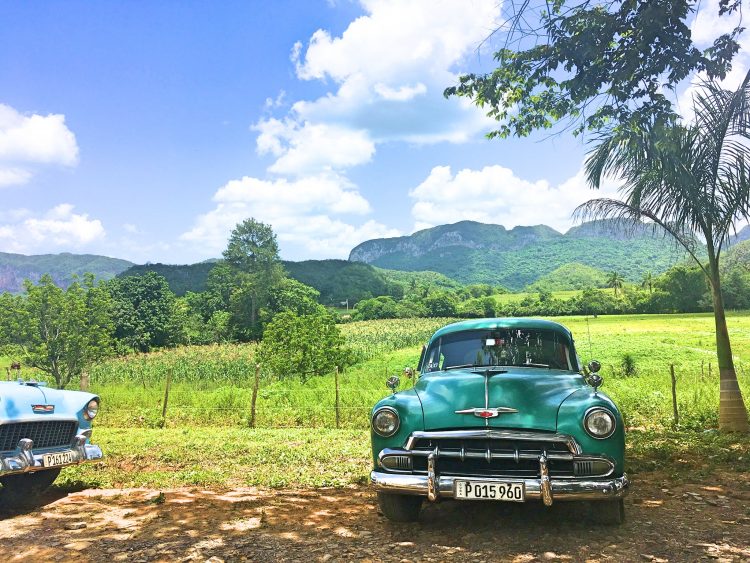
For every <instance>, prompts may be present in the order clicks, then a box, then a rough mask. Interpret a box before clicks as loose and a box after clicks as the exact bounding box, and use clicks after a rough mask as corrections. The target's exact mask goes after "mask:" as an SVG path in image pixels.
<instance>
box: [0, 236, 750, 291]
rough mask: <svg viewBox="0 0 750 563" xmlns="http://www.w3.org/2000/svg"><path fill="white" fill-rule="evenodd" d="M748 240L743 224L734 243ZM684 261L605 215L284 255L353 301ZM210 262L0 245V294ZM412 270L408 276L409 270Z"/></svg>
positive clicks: (185, 273)
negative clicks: (327, 253) (7, 249)
mask: <svg viewBox="0 0 750 563" xmlns="http://www.w3.org/2000/svg"><path fill="white" fill-rule="evenodd" d="M748 239H750V227H745V228H743V229H742V230H740V231H739V232H738V233H737V234H736V235H734V236H733V237H732V239H731V242H732V243H737V242H741V241H744V240H748ZM684 258H685V256H684V253H683V252H682V251H680V250H679V249H678V248H676V247H675V245H674V244H673V243H672V242H671V240H669V239H668V238H665V237H664V236H662V235H661V234H659V233H654V232H653V230H652V229H651V228H650V227H648V226H646V225H641V226H640V227H638V228H636V229H623V228H622V227H620V226H619V225H617V224H615V223H613V222H608V221H597V222H589V223H584V224H582V225H579V226H577V227H573V228H571V229H570V230H568V231H567V232H566V233H564V234H563V233H560V232H558V231H556V230H554V229H552V228H551V227H548V226H546V225H536V226H532V227H514V228H513V229H506V228H505V227H503V226H502V225H491V224H484V223H477V222H474V221H461V222H459V223H454V224H452V225H440V226H437V227H433V228H430V229H424V230H421V231H417V232H415V233H414V234H412V235H409V236H403V237H396V238H386V239H374V240H369V241H366V242H363V243H361V244H359V245H357V246H356V247H355V248H354V249H352V251H351V253H350V255H349V260H348V261H347V260H305V261H302V262H284V266H285V268H286V269H287V271H288V272H289V274H290V275H291V276H292V277H293V278H295V279H298V280H299V281H301V282H303V283H306V284H308V285H312V286H313V287H315V288H316V289H318V291H320V292H321V301H322V302H324V303H331V302H336V301H344V300H347V299H348V300H350V301H356V300H358V299H361V298H364V297H367V296H369V295H382V294H385V295H397V294H398V289H394V288H395V286H401V287H404V286H405V285H406V284H409V283H413V282H412V279H413V280H415V281H416V282H419V283H423V284H427V285H433V286H437V287H445V288H450V287H455V286H457V285H458V283H459V282H460V283H489V284H492V285H504V286H505V287H507V288H509V289H512V290H520V289H523V288H526V287H529V288H530V289H537V288H539V287H545V288H554V289H577V288H579V287H583V286H586V287H588V286H592V285H601V284H602V280H603V277H604V275H605V272H608V271H612V270H616V271H618V272H619V273H620V274H621V275H623V276H624V277H625V278H626V279H628V280H630V281H633V282H637V281H640V279H641V278H642V276H643V274H644V273H646V272H647V271H650V272H651V273H652V274H658V273H661V272H663V271H665V270H666V269H668V268H669V267H670V266H671V265H673V264H675V263H676V262H679V261H681V260H683V259H684ZM212 267H213V263H212V261H206V262H200V263H197V264H190V265H167V264H145V265H136V264H133V263H132V262H129V261H127V260H122V259H119V258H109V257H106V256H97V255H92V254H70V253H62V254H44V255H37V256H25V255H22V254H9V253H3V252H0V291H11V292H18V291H21V290H22V288H23V280H24V279H30V280H32V281H34V282H36V281H38V280H39V278H40V277H41V276H42V275H43V274H44V273H48V274H50V275H51V276H52V278H53V280H54V281H55V283H57V284H58V285H60V286H63V287H65V286H67V285H69V284H70V283H71V282H72V280H73V279H74V276H76V275H77V276H82V275H83V274H84V273H86V272H91V273H93V274H94V275H95V276H96V277H97V278H99V279H109V278H112V277H114V276H117V275H138V274H141V273H144V272H146V271H156V272H157V273H160V274H161V275H163V276H164V277H165V278H167V280H168V281H169V283H170V287H172V290H173V291H174V292H175V293H176V294H178V295H184V293H185V292H186V291H202V290H203V289H204V288H205V283H206V277H207V276H208V272H209V271H210V269H211V268H212ZM415 272H416V273H415Z"/></svg>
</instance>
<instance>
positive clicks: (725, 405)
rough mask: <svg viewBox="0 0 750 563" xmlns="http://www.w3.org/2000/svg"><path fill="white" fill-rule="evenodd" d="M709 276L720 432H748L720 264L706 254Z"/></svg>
mask: <svg viewBox="0 0 750 563" xmlns="http://www.w3.org/2000/svg"><path fill="white" fill-rule="evenodd" d="M709 268H710V273H711V296H712V297H713V305H714V320H715V322H716V356H717V360H718V363H719V389H720V393H719V430H722V431H724V432H743V433H747V432H749V431H750V426H749V425H748V421H747V409H746V408H745V402H744V401H743V400H742V392H741V391H740V385H739V383H738V382H737V372H736V371H735V369H734V360H733V359H732V346H731V344H730V342H729V330H728V329H727V317H726V313H725V312H724V298H723V296H722V295H721V279H720V277H719V264H718V260H716V259H715V258H714V257H713V256H711V255H710V253H709Z"/></svg>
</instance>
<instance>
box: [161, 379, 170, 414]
mask: <svg viewBox="0 0 750 563" xmlns="http://www.w3.org/2000/svg"><path fill="white" fill-rule="evenodd" d="M170 387H172V368H170V369H169V371H168V372H167V385H166V387H165V388H164V404H163V405H162V407H161V419H162V422H164V420H165V419H166V418H167V403H168V402H169V388H170Z"/></svg>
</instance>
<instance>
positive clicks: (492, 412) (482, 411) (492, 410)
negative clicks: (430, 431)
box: [455, 370, 518, 426]
mask: <svg viewBox="0 0 750 563" xmlns="http://www.w3.org/2000/svg"><path fill="white" fill-rule="evenodd" d="M490 376H491V373H490V371H489V370H486V371H485V372H484V408H482V407H475V408H471V409H462V410H460V411H455V413H456V414H473V415H474V416H477V417H479V418H483V419H484V425H485V426H489V423H490V421H489V419H490V418H495V417H496V416H499V415H501V414H504V413H514V412H518V410H517V409H514V408H512V407H490Z"/></svg>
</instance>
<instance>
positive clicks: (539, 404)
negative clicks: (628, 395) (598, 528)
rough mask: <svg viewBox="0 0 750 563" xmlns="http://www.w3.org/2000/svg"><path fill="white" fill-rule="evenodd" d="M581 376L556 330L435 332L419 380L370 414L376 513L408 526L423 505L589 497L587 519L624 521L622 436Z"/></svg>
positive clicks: (512, 324)
mask: <svg viewBox="0 0 750 563" xmlns="http://www.w3.org/2000/svg"><path fill="white" fill-rule="evenodd" d="M600 367H601V366H600V365H599V363H598V362H595V361H592V362H591V364H589V369H588V372H586V373H584V370H582V368H581V366H580V365H579V361H578V357H577V355H576V352H575V348H574V343H573V337H572V335H571V334H570V332H569V331H568V329H567V328H565V327H564V326H562V325H560V324H558V323H555V322H551V321H545V320H539V319H478V320H472V321H464V322H459V323H454V324H451V325H448V326H446V327H443V328H442V329H440V330H438V331H437V332H436V333H435V334H434V335H433V336H432V338H431V339H430V342H429V343H428V344H427V346H426V347H425V348H424V349H423V351H422V357H421V359H420V361H419V366H418V368H417V369H418V371H419V372H421V375H420V377H419V380H418V381H417V382H416V384H415V385H414V387H413V388H412V389H407V390H404V391H400V392H398V393H396V392H395V389H396V387H397V385H398V381H397V379H398V378H392V380H391V381H389V386H390V387H392V389H393V390H394V393H393V394H392V395H390V396H389V397H386V398H384V399H383V400H381V401H380V402H378V403H377V404H376V405H375V407H374V409H373V411H372V454H373V464H374V467H373V471H372V473H371V481H372V483H373V485H374V486H375V489H376V490H377V491H378V501H379V504H380V509H381V511H382V512H383V514H384V515H385V516H386V517H388V518H389V519H391V520H396V521H413V520H416V519H417V518H418V516H419V511H420V508H421V505H422V502H423V500H424V499H425V498H426V499H428V500H430V501H431V502H435V501H437V500H440V499H461V500H496V501H506V502H528V501H541V502H543V503H544V504H545V505H547V506H549V505H551V504H552V503H553V502H557V501H591V503H590V505H589V507H590V509H591V510H590V511H591V512H592V513H593V516H594V518H595V519H596V521H597V522H601V523H604V524H620V523H621V522H622V521H623V519H624V516H625V513H624V504H623V497H624V496H625V494H626V493H627V490H628V486H629V480H628V477H627V475H626V474H625V469H624V468H625V432H624V425H623V419H622V415H621V413H620V411H619V410H618V408H617V406H616V405H615V404H614V402H613V401H612V400H611V399H610V398H609V397H607V396H606V395H605V394H604V393H602V392H600V391H599V389H598V388H599V387H600V386H601V384H602V378H601V377H600V376H599V375H598V374H596V372H597V371H598V370H599V369H600Z"/></svg>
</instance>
